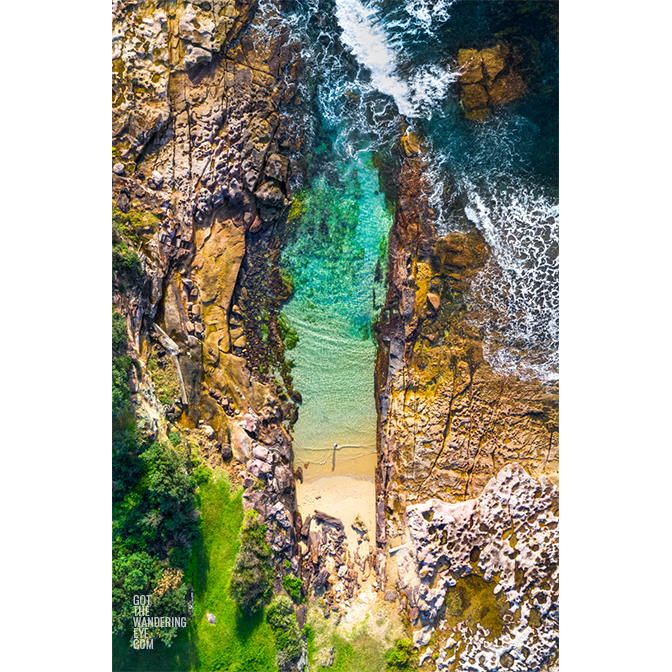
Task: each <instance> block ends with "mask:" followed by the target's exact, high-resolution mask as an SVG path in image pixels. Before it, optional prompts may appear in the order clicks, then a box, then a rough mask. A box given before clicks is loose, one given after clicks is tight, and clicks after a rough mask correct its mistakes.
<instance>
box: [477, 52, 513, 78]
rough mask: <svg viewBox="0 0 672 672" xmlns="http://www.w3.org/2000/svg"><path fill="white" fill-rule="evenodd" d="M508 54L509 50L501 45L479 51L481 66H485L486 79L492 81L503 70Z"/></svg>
mask: <svg viewBox="0 0 672 672" xmlns="http://www.w3.org/2000/svg"><path fill="white" fill-rule="evenodd" d="M508 53H509V50H508V49H507V48H506V47H505V46H504V45H502V44H498V45H497V46H496V47H491V48H490V49H483V51H481V57H482V59H483V65H484V66H485V72H486V74H487V76H488V79H490V80H493V79H494V78H495V77H497V75H498V74H499V73H500V72H501V71H502V70H504V66H505V65H506V57H507V56H508Z"/></svg>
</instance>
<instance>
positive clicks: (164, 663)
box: [113, 472, 365, 672]
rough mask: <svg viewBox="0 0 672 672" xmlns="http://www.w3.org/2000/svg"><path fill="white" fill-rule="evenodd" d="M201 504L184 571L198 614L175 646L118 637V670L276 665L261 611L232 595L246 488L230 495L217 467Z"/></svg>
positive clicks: (244, 670) (259, 671)
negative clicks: (133, 644) (253, 612)
mask: <svg viewBox="0 0 672 672" xmlns="http://www.w3.org/2000/svg"><path fill="white" fill-rule="evenodd" d="M197 504H198V508H199V510H200V512H201V531H202V538H201V539H199V540H198V541H196V542H195V543H194V548H193V555H192V559H191V562H190V563H189V565H188V567H187V569H186V572H185V582H188V581H192V582H193V586H194V617H193V619H192V620H191V621H190V624H189V626H188V627H187V628H186V629H185V630H184V631H183V632H181V633H180V634H179V636H178V637H177V639H176V640H175V642H174V643H173V645H172V647H171V648H166V647H165V646H164V645H163V644H161V642H159V641H158V640H155V641H154V650H151V651H150V650H146V651H134V650H133V649H131V648H130V647H129V646H128V642H127V641H125V640H124V639H123V638H120V637H114V638H113V669H114V670H115V672H135V671H136V670H138V671H141V670H142V671H145V670H147V671H150V670H151V672H163V671H164V670H165V671H173V670H203V671H207V672H214V671H215V670H226V672H275V670H276V669H277V668H276V665H275V659H276V654H277V649H276V644H275V635H274V633H273V630H272V628H271V626H270V625H269V624H268V623H267V622H266V620H265V618H264V614H263V612H259V613H258V614H257V616H255V617H243V616H241V615H240V612H239V610H238V608H237V606H236V604H235V603H234V602H233V600H232V599H231V597H230V595H229V581H230V579H231V574H232V572H233V566H234V563H235V560H236V554H237V553H238V546H239V536H238V535H239V532H240V527H241V524H242V521H243V505H242V489H241V490H239V491H238V492H236V493H233V494H232V493H231V491H230V484H229V480H228V477H227V476H226V474H225V473H223V472H216V473H215V475H214V476H213V478H211V479H210V481H209V482H208V483H204V484H203V485H201V487H200V488H199V491H198V501H197ZM208 613H211V614H214V615H215V616H216V618H217V622H216V623H215V625H210V623H208V621H207V620H206V614H208ZM166 615H168V614H166ZM362 672H365V671H364V670H362Z"/></svg>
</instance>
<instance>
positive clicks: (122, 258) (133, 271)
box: [112, 226, 142, 291]
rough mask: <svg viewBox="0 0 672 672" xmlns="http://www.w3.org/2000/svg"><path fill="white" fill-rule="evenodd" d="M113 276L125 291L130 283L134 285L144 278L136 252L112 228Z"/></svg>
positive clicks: (115, 229) (116, 230) (114, 228)
mask: <svg viewBox="0 0 672 672" xmlns="http://www.w3.org/2000/svg"><path fill="white" fill-rule="evenodd" d="M112 274H113V278H112V279H113V280H114V279H115V277H116V279H117V282H118V284H119V287H120V289H121V290H122V291H125V290H126V288H127V286H128V283H130V284H134V283H136V282H138V281H139V280H140V278H141V277H142V263H141V262H140V257H138V255H137V253H136V252H135V250H133V249H132V248H130V247H128V245H127V244H126V243H125V242H124V240H123V238H122V236H121V233H120V231H119V229H118V228H116V227H115V226H113V227H112Z"/></svg>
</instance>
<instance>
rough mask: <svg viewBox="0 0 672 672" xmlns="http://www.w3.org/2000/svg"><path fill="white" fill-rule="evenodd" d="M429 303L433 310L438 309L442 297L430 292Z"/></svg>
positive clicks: (428, 295)
mask: <svg viewBox="0 0 672 672" xmlns="http://www.w3.org/2000/svg"><path fill="white" fill-rule="evenodd" d="M427 303H428V304H429V305H430V306H431V307H432V309H433V310H438V309H439V306H440V305H441V297H440V296H439V295H438V294H433V293H432V292H429V293H428V294H427Z"/></svg>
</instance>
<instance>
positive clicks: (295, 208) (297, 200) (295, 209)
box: [287, 191, 306, 222]
mask: <svg viewBox="0 0 672 672" xmlns="http://www.w3.org/2000/svg"><path fill="white" fill-rule="evenodd" d="M305 199H306V192H305V191H301V192H299V193H298V194H297V195H296V196H295V197H294V200H293V201H292V204H291V205H290V206H289V213H288V214H287V221H288V222H292V221H294V220H295V219H298V218H299V217H301V215H302V214H303V213H304V212H305V211H306V200H305Z"/></svg>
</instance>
